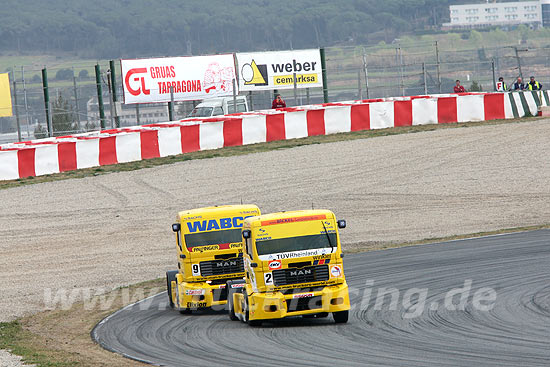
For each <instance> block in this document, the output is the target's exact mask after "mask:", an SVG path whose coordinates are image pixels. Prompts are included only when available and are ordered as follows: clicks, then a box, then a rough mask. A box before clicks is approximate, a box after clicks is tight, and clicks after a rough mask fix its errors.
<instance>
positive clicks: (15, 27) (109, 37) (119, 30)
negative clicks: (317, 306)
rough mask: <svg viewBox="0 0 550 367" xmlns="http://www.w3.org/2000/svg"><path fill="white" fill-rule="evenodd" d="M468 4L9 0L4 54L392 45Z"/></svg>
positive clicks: (0, 25) (2, 26)
mask: <svg viewBox="0 0 550 367" xmlns="http://www.w3.org/2000/svg"><path fill="white" fill-rule="evenodd" d="M464 2H469V1H468V0H464V1H463V0H384V1H379V0H342V1H333V0H315V1H313V0H279V1H267V0H254V1H242V0H208V1H198V0H187V1H179V2H176V1H173V0H157V1H155V2H151V1H147V0H108V1H107V0H96V1H87V0H72V1H68V2H67V1H62V0H49V1H43V0H25V1H20V0H4V2H3V3H4V4H3V7H2V8H3V10H2V12H0V49H3V50H12V51H17V52H20V53H28V52H33V51H40V52H47V53H56V52H71V53H74V54H76V55H78V56H80V57H85V58H103V59H108V58H119V57H143V56H172V55H186V54H195V55H197V54H208V53H221V52H232V51H250V50H274V49H289V48H308V47H319V46H330V45H334V44H341V43H350V44H368V43H373V42H379V41H382V40H383V41H385V42H391V41H392V40H393V39H394V38H396V37H399V35H401V34H403V33H411V32H417V31H423V32H426V31H428V32H429V31H430V30H433V29H436V28H437V27H438V25H440V24H441V23H442V22H445V21H448V18H449V8H448V6H449V4H458V3H464ZM470 2H471V0H470Z"/></svg>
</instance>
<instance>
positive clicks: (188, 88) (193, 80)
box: [120, 54, 235, 104]
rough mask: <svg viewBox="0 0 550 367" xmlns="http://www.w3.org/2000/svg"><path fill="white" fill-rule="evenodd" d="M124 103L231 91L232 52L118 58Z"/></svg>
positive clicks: (188, 98)
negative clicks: (205, 54)
mask: <svg viewBox="0 0 550 367" xmlns="http://www.w3.org/2000/svg"><path fill="white" fill-rule="evenodd" d="M120 67H121V69H122V85H123V89H124V103H126V104H131V103H155V102H170V87H172V88H173V90H174V101H191V100H197V99H205V98H213V97H220V96H228V95H232V94H233V79H235V61H234V58H233V55H232V54H225V55H212V56H189V57H165V58H153V59H137V60H120Z"/></svg>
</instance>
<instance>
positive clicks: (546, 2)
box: [442, 0, 550, 29]
mask: <svg viewBox="0 0 550 367" xmlns="http://www.w3.org/2000/svg"><path fill="white" fill-rule="evenodd" d="M449 12H450V16H451V22H450V23H444V24H443V25H442V28H443V29H474V28H485V27H491V26H515V25H519V24H525V25H529V26H532V27H535V28H538V27H541V26H547V27H548V26H550V0H536V1H517V2H507V3H497V2H488V1H487V2H486V3H482V4H465V5H451V6H450V7H449Z"/></svg>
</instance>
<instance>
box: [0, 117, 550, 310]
mask: <svg viewBox="0 0 550 367" xmlns="http://www.w3.org/2000/svg"><path fill="white" fill-rule="evenodd" d="M549 142H550V121H549V120H537V121H533V122H526V123H518V124H514V123H512V124H504V125H496V126H480V127H471V128H464V129H444V130H436V131H431V132H424V133H418V134H405V135H396V136H387V137H379V138H375V139H364V140H354V141H348V142H339V143H330V144H320V145H310V146H303V147H298V148H293V149H286V150H278V151H271V152H265V153H258V154H252V155H244V156H233V157H226V158H215V159H205V160H196V161H188V162H181V163H177V164H173V165H167V166H161V167H156V168H151V169H143V170H139V171H133V172H122V173H115V174H108V175H102V176H97V177H89V178H84V179H75V180H66V181H58V182H51V183H44V184H38V185H29V186H24V187H18V188H12V189H7V190H1V191H0V203H2V204H1V208H2V210H1V211H0V252H1V254H2V255H1V257H0V279H1V280H2V297H1V299H0V311H1V313H0V319H1V320H4V321H5V320H11V319H13V318H14V317H17V316H21V315H24V314H28V313H31V312H36V311H39V310H42V309H43V308H44V298H45V289H50V290H51V292H52V293H51V294H53V295H55V294H57V293H56V292H58V291H59V290H60V289H65V290H66V291H67V292H70V291H71V290H73V289H75V288H80V287H84V288H91V289H93V290H94V291H98V290H101V289H105V290H108V289H112V288H114V287H118V286H123V285H128V284H133V283H136V282H139V281H143V280H147V279H153V278H157V277H161V276H163V274H164V271H165V270H167V269H171V268H174V266H175V264H176V263H175V260H176V257H175V245H174V243H173V238H172V233H171V231H170V224H171V223H172V221H173V219H174V217H175V213H176V212H177V211H178V210H182V209H186V208H194V207H199V206H205V205H214V204H226V203H240V202H241V200H242V201H243V202H245V203H255V204H257V205H259V206H260V207H261V208H262V211H263V212H266V213H267V212H272V211H279V210H291V209H303V208H311V207H312V206H314V207H315V208H329V209H332V210H333V211H334V212H335V213H336V214H337V216H338V217H339V218H345V219H347V220H348V224H349V225H348V228H347V229H346V230H345V231H343V232H342V239H343V243H344V247H345V248H347V249H356V248H364V247H369V246H376V245H377V244H380V243H388V242H402V241H411V240H419V239H425V238H431V237H442V236H449V235H456V234H463V233H473V232H479V231H487V230H495V229H499V228H508V227H516V226H527V225H537V224H543V223H550V185H549V184H548V182H550V164H549V163H548V162H549V157H550V143H549Z"/></svg>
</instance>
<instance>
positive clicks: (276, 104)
mask: <svg viewBox="0 0 550 367" xmlns="http://www.w3.org/2000/svg"><path fill="white" fill-rule="evenodd" d="M283 107H286V102H285V100H284V99H282V98H281V95H280V94H277V97H275V99H274V100H273V103H272V104H271V108H273V109H275V108H283Z"/></svg>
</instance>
